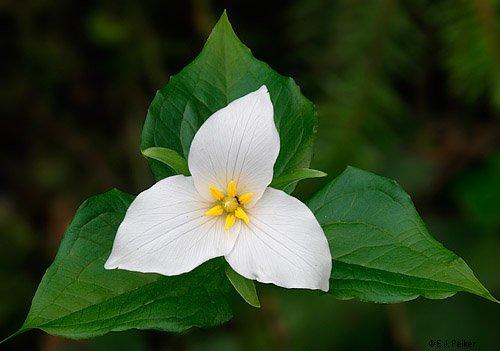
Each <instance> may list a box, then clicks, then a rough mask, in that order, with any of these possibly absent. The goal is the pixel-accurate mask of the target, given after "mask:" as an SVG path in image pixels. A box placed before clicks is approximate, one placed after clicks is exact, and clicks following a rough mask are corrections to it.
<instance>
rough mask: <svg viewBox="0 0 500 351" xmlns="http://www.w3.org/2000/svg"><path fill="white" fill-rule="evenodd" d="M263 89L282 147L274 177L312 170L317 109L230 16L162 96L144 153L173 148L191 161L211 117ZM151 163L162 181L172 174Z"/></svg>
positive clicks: (149, 119) (149, 120) (151, 115)
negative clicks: (251, 45) (260, 55)
mask: <svg viewBox="0 0 500 351" xmlns="http://www.w3.org/2000/svg"><path fill="white" fill-rule="evenodd" d="M264 84H265V85H266V86H267V88H268V90H269V93H270V95H271V100H272V102H273V106H274V120H275V123H276V127H277V129H278V131H279V134H280V141H281V148H280V154H279V156H278V159H277V161H276V164H275V165H274V177H276V178H277V177H280V176H281V175H283V174H291V173H293V172H294V171H296V170H298V169H302V168H307V167H308V166H309V163H310V161H311V154H312V146H313V145H312V144H313V139H314V134H315V125H316V112H315V109H314V105H313V104H312V103H311V102H310V101H309V100H307V99H306V98H305V97H304V96H303V95H302V94H301V93H300V89H299V87H298V86H297V85H296V84H295V82H294V81H293V79H291V78H288V77H284V76H281V75H279V74H278V73H276V72H275V71H273V70H272V69H271V68H270V67H269V66H268V65H267V64H266V63H264V62H262V61H259V60H257V59H255V58H254V57H253V56H252V53H251V52H250V50H249V49H248V48H247V47H246V46H245V45H243V43H241V41H240V40H239V39H238V37H237V36H236V34H235V33H234V31H233V29H232V27H231V24H230V23H229V20H228V18H227V15H226V13H225V12H224V13H223V15H222V16H221V18H220V19H219V21H218V22H217V24H216V25H215V27H214V29H213V30H212V33H211V34H210V36H209V38H208V40H207V42H206V44H205V46H204V47H203V50H202V51H201V53H200V54H199V55H198V57H196V59H195V60H194V61H193V62H191V63H190V64H189V65H188V66H186V67H185V68H184V69H183V70H182V71H181V72H180V73H178V74H177V75H175V76H173V77H171V79H170V81H169V83H168V84H167V85H166V86H165V87H164V88H162V89H161V90H159V91H158V92H157V94H156V96H155V98H154V99H153V102H152V103H151V105H150V107H149V110H148V114H147V116H146V121H145V123H144V127H143V130H142V140H141V149H142V150H146V149H148V148H151V147H163V148H168V149H170V150H174V151H176V152H177V153H179V154H180V155H182V156H183V157H184V158H185V159H187V156H188V153H189V147H190V145H191V141H192V139H193V137H194V135H195V133H196V132H197V131H198V129H199V128H200V126H201V125H202V124H203V122H204V121H205V120H206V119H207V118H208V117H210V116H211V115H212V114H213V113H214V112H215V111H217V110H219V109H221V108H223V107H225V106H227V104H228V103H230V102H231V101H233V100H235V99H237V98H239V97H241V96H243V95H246V94H248V93H250V92H252V91H254V90H257V89H258V88H260V87H261V86H262V85H264ZM149 161H150V166H151V169H152V171H153V174H154V175H155V177H156V179H157V180H159V179H162V178H165V177H167V176H170V175H172V174H173V172H172V169H171V168H170V167H168V166H166V165H165V164H164V163H162V162H158V161H157V160H155V159H150V160H149Z"/></svg>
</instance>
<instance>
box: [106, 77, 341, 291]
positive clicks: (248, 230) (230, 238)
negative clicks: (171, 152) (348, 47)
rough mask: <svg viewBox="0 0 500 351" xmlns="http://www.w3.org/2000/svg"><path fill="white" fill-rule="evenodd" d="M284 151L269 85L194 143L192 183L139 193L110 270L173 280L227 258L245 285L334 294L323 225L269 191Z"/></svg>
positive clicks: (180, 180)
mask: <svg viewBox="0 0 500 351" xmlns="http://www.w3.org/2000/svg"><path fill="white" fill-rule="evenodd" d="M279 148H280V139H279V135H278V131H277V130H276V126H275V124H274V118H273V105H272V103H271V99H270V97H269V93H268V91H267V88H266V87H265V86H262V87H261V88H260V89H259V90H257V91H254V92H252V93H250V94H248V95H245V96H243V97H241V98H239V99H237V100H235V101H233V102H231V103H230V104H229V105H227V106H226V107H224V108H222V109H221V110H219V111H217V112H215V113H214V114H213V115H212V116H211V117H210V118H208V119H207V121H206V122H205V123H204V124H203V125H202V126H201V127H200V129H199V130H198V132H197V133H196V135H195V136H194V139H193V141H192V144H191V149H190V152H189V157H188V165H189V170H190V172H191V175H192V176H190V177H186V176H182V175H176V176H172V177H168V178H166V179H163V180H161V181H159V182H158V183H156V184H155V185H153V186H152V187H151V188H149V189H147V190H146V191H144V192H142V193H140V194H139V195H138V196H137V198H136V199H135V200H134V201H133V202H132V204H131V205H130V207H129V209H128V210H127V213H126V215H125V218H124V220H123V222H122V223H121V225H120V227H119V228H118V232H117V234H116V238H115V241H114V244H113V249H112V251H111V255H110V257H109V258H108V260H107V262H106V264H105V268H107V269H113V268H120V269H126V270H130V271H138V272H144V273H146V272H155V273H160V274H163V275H168V276H171V275H177V274H181V273H185V272H189V271H191V270H192V269H194V268H196V267H197V266H199V265H200V264H202V263H203V262H205V261H207V260H210V259H212V258H214V257H219V256H224V257H225V259H226V260H227V262H228V263H229V265H231V267H232V268H233V269H234V270H235V271H236V272H238V273H239V274H240V275H242V276H244V277H246V278H249V279H253V280H257V281H259V282H263V283H273V284H276V285H279V286H282V287H286V288H306V289H321V290H324V291H327V290H328V286H329V278H330V271H331V265H332V260H331V254H330V250H329V247H328V242H327V240H326V237H325V235H324V233H323V230H322V229H321V227H320V225H319V223H318V221H317V220H316V218H315V217H314V215H313V214H312V212H311V211H310V210H309V208H307V207H306V205H304V204H303V203H302V202H300V201H299V200H297V199H296V198H294V197H292V196H290V195H288V194H286V193H285V192H283V191H281V190H276V189H273V188H270V187H268V186H269V184H270V183H271V180H272V178H273V166H274V163H275V161H276V158H277V157H278V153H279Z"/></svg>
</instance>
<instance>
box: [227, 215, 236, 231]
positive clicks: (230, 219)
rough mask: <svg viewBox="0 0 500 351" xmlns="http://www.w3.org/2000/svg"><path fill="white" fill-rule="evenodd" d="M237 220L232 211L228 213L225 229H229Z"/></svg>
mask: <svg viewBox="0 0 500 351" xmlns="http://www.w3.org/2000/svg"><path fill="white" fill-rule="evenodd" d="M235 221H236V217H235V215H234V214H232V213H228V215H227V216H226V223H224V230H229V229H230V228H231V227H232V226H233V225H234V222H235Z"/></svg>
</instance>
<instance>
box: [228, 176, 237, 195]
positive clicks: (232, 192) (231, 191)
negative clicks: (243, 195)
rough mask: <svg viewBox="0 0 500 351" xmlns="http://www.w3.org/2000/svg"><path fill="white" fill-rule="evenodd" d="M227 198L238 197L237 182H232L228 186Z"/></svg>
mask: <svg viewBox="0 0 500 351" xmlns="http://www.w3.org/2000/svg"><path fill="white" fill-rule="evenodd" d="M227 196H230V197H235V196H236V182H235V181H234V180H231V181H230V182H229V184H228V185H227Z"/></svg>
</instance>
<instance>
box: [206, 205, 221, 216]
mask: <svg viewBox="0 0 500 351" xmlns="http://www.w3.org/2000/svg"><path fill="white" fill-rule="evenodd" d="M223 213H224V209H223V208H222V206H221V205H217V206H214V207H212V208H211V209H209V210H208V211H207V212H205V216H220V215H221V214H223Z"/></svg>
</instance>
